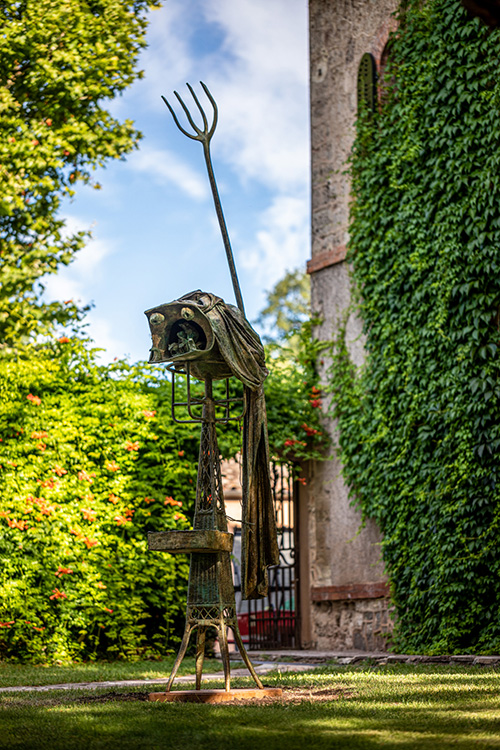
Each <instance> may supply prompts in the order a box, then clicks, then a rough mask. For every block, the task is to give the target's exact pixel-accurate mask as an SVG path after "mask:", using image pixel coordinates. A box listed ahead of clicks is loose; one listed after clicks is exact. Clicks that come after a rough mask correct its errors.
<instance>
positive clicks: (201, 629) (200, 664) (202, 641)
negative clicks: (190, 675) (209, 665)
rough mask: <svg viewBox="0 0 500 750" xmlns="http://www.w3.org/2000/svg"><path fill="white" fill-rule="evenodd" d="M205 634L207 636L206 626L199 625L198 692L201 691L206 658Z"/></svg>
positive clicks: (197, 644)
mask: <svg viewBox="0 0 500 750" xmlns="http://www.w3.org/2000/svg"><path fill="white" fill-rule="evenodd" d="M205 634H206V628H205V626H204V625H199V626H198V634H197V639H196V690H200V688H201V675H202V672H203V658H204V656H205Z"/></svg>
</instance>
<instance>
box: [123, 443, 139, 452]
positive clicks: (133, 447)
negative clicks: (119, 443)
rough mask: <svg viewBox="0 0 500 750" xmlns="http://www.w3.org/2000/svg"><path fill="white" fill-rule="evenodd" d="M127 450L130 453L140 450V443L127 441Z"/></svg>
mask: <svg viewBox="0 0 500 750" xmlns="http://www.w3.org/2000/svg"><path fill="white" fill-rule="evenodd" d="M125 448H126V449H127V450H128V451H138V450H139V441H138V440H136V441H135V442H132V441H131V440H127V442H126V443H125Z"/></svg>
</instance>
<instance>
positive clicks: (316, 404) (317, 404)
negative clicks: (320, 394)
mask: <svg viewBox="0 0 500 750" xmlns="http://www.w3.org/2000/svg"><path fill="white" fill-rule="evenodd" d="M309 403H310V404H311V406H312V408H313V409H319V407H320V406H321V399H320V398H313V399H311V400H310V401H309Z"/></svg>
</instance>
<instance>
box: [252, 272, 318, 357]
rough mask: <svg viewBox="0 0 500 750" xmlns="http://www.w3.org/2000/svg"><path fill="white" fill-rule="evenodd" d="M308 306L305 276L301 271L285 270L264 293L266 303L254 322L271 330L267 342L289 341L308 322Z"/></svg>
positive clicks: (307, 284) (309, 304)
mask: <svg viewBox="0 0 500 750" xmlns="http://www.w3.org/2000/svg"><path fill="white" fill-rule="evenodd" d="M310 306H311V284H310V279H309V276H308V275H307V274H306V273H304V272H303V271H298V270H295V271H287V272H286V273H285V275H284V276H283V278H282V279H280V280H279V281H278V282H277V283H276V284H275V285H274V287H273V288H272V289H271V291H270V292H268V293H267V304H266V306H265V307H264V309H263V310H262V311H261V313H260V315H259V316H258V318H257V321H256V322H257V323H258V324H259V325H261V326H265V327H269V328H270V329H271V334H269V335H268V336H267V337H265V338H266V340H267V341H268V342H271V341H275V340H276V339H278V340H279V339H283V338H289V337H290V335H291V334H293V333H295V332H298V331H299V329H300V327H301V325H302V324H303V323H306V322H307V321H308V320H309V317H310Z"/></svg>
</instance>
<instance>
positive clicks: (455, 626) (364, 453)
mask: <svg viewBox="0 0 500 750" xmlns="http://www.w3.org/2000/svg"><path fill="white" fill-rule="evenodd" d="M402 7H403V10H402V11H401V13H400V27H399V31H398V32H397V34H395V35H394V38H393V40H392V45H391V48H390V49H391V52H390V62H389V67H388V71H387V76H386V80H385V83H384V88H383V95H382V97H381V106H380V111H377V112H376V113H375V114H374V115H373V116H368V115H367V114H366V113H364V115H363V116H361V117H360V118H359V122H358V131H357V139H356V143H355V148H354V153H353V157H352V177H353V192H354V201H353V210H352V224H351V241H350V262H351V264H352V270H353V279H354V284H355V288H356V290H357V295H358V297H357V298H358V300H359V312H360V314H361V316H362V319H363V322H364V332H365V336H366V353H367V360H366V365H365V366H364V367H363V368H361V370H359V371H356V369H355V368H354V367H353V366H352V364H351V363H350V362H349V356H348V351H347V348H346V346H345V343H344V341H343V339H342V336H340V338H339V340H338V341H337V342H336V348H335V357H334V365H333V383H334V385H333V390H334V393H335V396H336V404H337V405H336V415H337V417H338V419H339V428H340V445H341V451H342V456H343V461H344V471H345V475H346V478H347V480H348V482H349V484H350V486H351V487H352V490H353V493H354V495H355V497H356V498H357V501H358V502H359V504H360V506H361V508H362V511H363V513H364V515H365V516H369V517H371V518H375V519H376V520H377V522H378V524H379V526H380V528H381V531H382V533H383V537H384V541H383V555H384V559H385V562H386V566H387V570H388V573H389V576H390V581H391V588H392V595H393V599H394V603H395V605H396V609H397V629H396V647H397V648H399V649H403V650H408V651H413V652H430V653H437V652H464V651H469V652H483V653H485V652H486V653H487V652H488V651H492V650H494V651H496V652H498V650H499V649H500V617H499V614H500V612H499V610H500V543H499V542H500V540H499V530H500V503H499V500H500V497H499V485H498V482H499V479H500V477H499V447H500V416H499V415H500V358H499V346H500V322H499V321H500V106H499V105H500V30H498V29H497V30H495V31H490V30H488V29H487V28H486V27H484V26H483V25H482V24H481V23H480V22H479V21H478V20H477V19H476V20H469V19H468V18H467V16H466V13H465V11H464V10H463V8H462V7H461V5H460V3H458V2H456V0H429V1H428V2H426V3H422V2H420V0H409V1H408V2H405V3H404V4H403V6H402Z"/></svg>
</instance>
